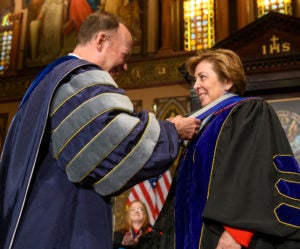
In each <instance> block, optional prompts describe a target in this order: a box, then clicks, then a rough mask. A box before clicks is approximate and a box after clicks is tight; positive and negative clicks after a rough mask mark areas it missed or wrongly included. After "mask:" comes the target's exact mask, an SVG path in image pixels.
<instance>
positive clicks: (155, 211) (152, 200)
mask: <svg viewBox="0 0 300 249" xmlns="http://www.w3.org/2000/svg"><path fill="white" fill-rule="evenodd" d="M171 182H172V177H171V174H170V171H169V170H167V171H166V172H165V173H164V174H162V175H160V176H159V177H156V178H151V179H149V180H146V181H144V182H141V183H139V184H137V185H135V186H133V187H132V189H131V191H130V193H129V195H128V198H127V202H126V205H127V206H129V205H130V203H131V202H132V201H134V200H140V201H142V202H144V203H145V205H146V207H147V211H148V214H149V221H150V224H151V225H153V224H154V222H155V220H156V218H157V217H158V215H159V212H160V210H161V209H162V206H163V204H164V202H165V200H166V198H167V195H168V192H169V189H170V186H171Z"/></svg>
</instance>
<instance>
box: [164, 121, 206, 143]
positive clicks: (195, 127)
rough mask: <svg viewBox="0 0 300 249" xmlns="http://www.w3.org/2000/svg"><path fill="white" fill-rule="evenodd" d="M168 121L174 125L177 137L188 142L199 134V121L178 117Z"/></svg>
mask: <svg viewBox="0 0 300 249" xmlns="http://www.w3.org/2000/svg"><path fill="white" fill-rule="evenodd" d="M167 120H168V121H170V122H172V123H174V124H175V127H176V129H177V132H178V135H179V137H180V138H181V139H184V140H190V139H192V138H193V137H194V136H196V135H198V134H199V129H200V123H201V121H200V120H199V119H196V118H190V117H189V118H184V117H182V116H180V115H178V116H176V117H175V118H169V119H167Z"/></svg>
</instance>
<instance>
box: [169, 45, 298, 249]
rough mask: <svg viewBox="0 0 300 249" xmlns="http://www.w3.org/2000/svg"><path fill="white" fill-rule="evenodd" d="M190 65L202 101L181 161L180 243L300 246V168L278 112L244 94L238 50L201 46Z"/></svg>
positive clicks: (260, 248) (216, 247)
mask: <svg viewBox="0 0 300 249" xmlns="http://www.w3.org/2000/svg"><path fill="white" fill-rule="evenodd" d="M186 67H187V71H188V72H189V73H190V74H191V75H193V76H194V77H195V85H194V90H195V92H196V94H197V95H198V97H199V100H200V102H201V105H202V107H203V108H201V109H200V110H199V111H198V112H196V113H195V114H193V116H194V117H197V118H199V119H201V120H202V126H201V128H200V129H201V130H200V134H199V136H198V137H197V138H196V139H194V140H193V141H191V143H190V144H189V145H188V148H187V150H186V152H185V154H184V155H183V157H182V159H181V162H180V165H179V174H178V181H177V185H176V186H177V187H176V195H175V223H176V248H177V249H196V248H197V249H198V248H199V249H241V248H255V249H271V248H272V249H273V248H284V249H287V248H300V229H299V227H300V218H299V217H300V202H299V200H300V169H299V166H298V164H297V162H296V160H295V159H294V157H293V154H292V150H291V148H290V145H289V142H288V140H287V138H286V135H285V133H284V130H283V129H282V127H281V124H280V122H279V120H278V118H277V116H276V113H275V112H274V111H273V109H272V108H271V106H270V105H268V104H267V103H266V102H265V101H263V100H262V99H260V98H253V97H252V98H242V97H240V96H242V95H243V93H244V90H245V88H246V78H245V74H244V70H243V65H242V63H241V61H240V58H239V57H238V55H237V54H235V53H234V52H232V51H230V50H226V49H215V50H209V51H202V52H201V53H199V55H197V56H195V57H192V58H190V59H189V60H188V61H187V63H186Z"/></svg>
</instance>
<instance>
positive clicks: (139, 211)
mask: <svg viewBox="0 0 300 249" xmlns="http://www.w3.org/2000/svg"><path fill="white" fill-rule="evenodd" d="M130 212H138V213H144V209H143V208H130Z"/></svg>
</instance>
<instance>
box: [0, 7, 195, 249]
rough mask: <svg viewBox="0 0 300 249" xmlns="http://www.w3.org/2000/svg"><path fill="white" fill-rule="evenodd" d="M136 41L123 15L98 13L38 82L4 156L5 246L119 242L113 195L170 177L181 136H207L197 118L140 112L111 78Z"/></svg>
mask: <svg viewBox="0 0 300 249" xmlns="http://www.w3.org/2000/svg"><path fill="white" fill-rule="evenodd" d="M131 47H132V38H131V35H130V33H129V31H128V29H127V28H126V27H125V25H124V24H123V23H122V21H121V20H120V19H119V18H118V17H116V16H114V15H111V14H109V13H105V12H101V13H100V12H99V13H98V12H97V13H94V14H92V15H91V16H89V17H88V18H87V19H86V21H85V22H84V23H83V25H82V27H81V29H80V31H79V34H78V39H77V45H76V48H75V49H74V51H73V53H72V54H71V55H69V56H65V57H62V58H60V59H58V60H57V61H55V62H53V63H52V64H50V65H49V66H48V67H46V69H44V70H43V71H42V72H41V74H40V75H39V76H38V77H37V78H36V79H35V81H34V82H33V83H32V85H31V86H30V88H29V90H28V91H27V93H26V94H25V96H24V98H23V100H22V102H21V104H20V107H19V110H18V112H17V114H16V116H15V117H14V119H13V121H12V124H11V127H10V130H9V133H8V135H7V138H6V142H5V145H4V149H3V153H2V156H1V165H0V166H1V167H0V184H1V188H0V189H1V190H0V205H1V206H0V210H1V220H0V248H2V249H8V248H13V249H22V248H24V249H29V248H34V249H54V248H55V249H64V248H68V249H71V248H72V249H77V248H80V249H87V248H88V249H96V248H97V249H99V248H101V249H102V248H103V249H106V248H112V221H111V220H112V211H111V204H110V197H111V196H113V195H115V194H117V193H120V192H122V191H124V190H125V189H128V188H129V187H131V186H133V185H134V184H137V183H139V182H141V181H143V180H145V179H147V178H150V177H154V176H156V175H159V174H161V173H163V172H164V171H165V170H166V169H167V168H168V167H169V166H170V165H171V163H172V162H173V160H174V159H175V158H176V156H177V153H178V150H179V139H178V138H179V137H180V138H182V139H191V138H192V137H193V135H195V134H197V133H198V129H199V122H200V121H199V120H196V119H194V118H183V117H180V116H177V117H175V118H174V119H172V121H171V122H172V123H171V122H169V121H160V122H158V121H157V120H156V119H155V117H154V115H153V114H152V113H148V112H146V111H142V112H141V113H138V114H137V113H135V111H134V110H133V106H132V103H131V101H130V100H129V99H128V97H126V95H125V94H124V91H123V90H122V89H119V88H118V86H117V84H116V83H115V82H114V80H113V79H112V77H111V76H110V75H112V76H116V75H117V74H118V73H120V72H122V71H125V70H126V69H127V64H126V63H127V59H128V57H129V55H130V53H131Z"/></svg>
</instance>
